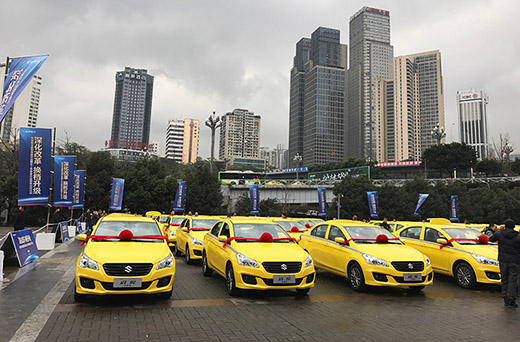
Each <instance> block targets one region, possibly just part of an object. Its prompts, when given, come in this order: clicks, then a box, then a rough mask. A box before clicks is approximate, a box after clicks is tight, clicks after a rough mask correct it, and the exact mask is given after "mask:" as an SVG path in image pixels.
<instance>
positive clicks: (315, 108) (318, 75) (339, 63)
mask: <svg viewBox="0 0 520 342" xmlns="http://www.w3.org/2000/svg"><path fill="white" fill-rule="evenodd" d="M346 67H347V46H346V45H343V44H340V31H339V30H335V29H330V28H325V27H319V28H317V29H316V30H315V31H314V32H313V33H312V34H311V38H310V39H308V38H303V39H301V40H300V41H299V42H298V43H297V44H296V55H295V57H294V65H293V68H292V69H291V90H290V92H291V94H290V109H289V152H288V153H289V156H288V160H289V164H290V165H291V166H295V165H296V164H297V163H298V162H297V161H294V160H293V159H294V156H295V155H296V154H299V155H300V156H301V157H302V164H303V165H314V164H323V163H328V162H332V161H341V160H343V158H344V154H345V150H344V143H343V137H344V135H345V107H344V105H345V101H344V100H345V71H346Z"/></svg>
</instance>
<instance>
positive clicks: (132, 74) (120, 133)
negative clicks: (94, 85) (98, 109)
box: [109, 67, 153, 150]
mask: <svg viewBox="0 0 520 342" xmlns="http://www.w3.org/2000/svg"><path fill="white" fill-rule="evenodd" d="M152 95H153V76H152V75H149V74H148V72H147V71H146V70H145V69H134V68H130V67H125V70H124V71H118V72H117V73H116V91H115V97H114V114H113V117H112V133H111V136H110V143H109V147H110V148H125V149H133V150H145V149H148V145H149V141H150V125H151V118H152Z"/></svg>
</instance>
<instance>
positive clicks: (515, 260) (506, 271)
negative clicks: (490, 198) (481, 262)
mask: <svg viewBox="0 0 520 342" xmlns="http://www.w3.org/2000/svg"><path fill="white" fill-rule="evenodd" d="M514 228H515V221H513V220H511V219H507V220H506V221H505V222H504V226H500V228H496V226H495V230H496V231H495V233H493V235H491V237H490V238H489V241H491V242H498V262H499V264H500V277H501V280H500V283H501V285H502V298H504V305H505V306H506V307H508V308H517V307H518V305H517V304H516V296H517V291H518V274H519V273H518V272H519V270H520V234H519V233H518V232H517V231H516V230H514Z"/></svg>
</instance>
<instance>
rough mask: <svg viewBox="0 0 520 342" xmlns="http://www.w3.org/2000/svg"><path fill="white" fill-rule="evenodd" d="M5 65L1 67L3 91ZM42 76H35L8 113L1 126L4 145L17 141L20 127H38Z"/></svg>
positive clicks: (0, 85) (0, 133)
mask: <svg viewBox="0 0 520 342" xmlns="http://www.w3.org/2000/svg"><path fill="white" fill-rule="evenodd" d="M4 78H5V64H4V65H3V66H0V89H3V88H4V87H3V82H4ZM41 86H42V78H41V76H38V75H34V76H33V79H32V80H31V82H30V83H29V84H28V85H27V87H25V89H24V90H23V91H22V93H21V94H20V96H18V98H17V99H16V101H15V103H14V104H13V105H12V106H11V108H10V109H9V110H8V111H7V114H6V115H5V117H4V119H3V120H2V123H1V125H0V137H1V138H2V141H3V142H4V143H12V142H14V141H15V140H17V135H18V129H19V128H20V127H36V124H37V120H38V109H39V106H40V92H41Z"/></svg>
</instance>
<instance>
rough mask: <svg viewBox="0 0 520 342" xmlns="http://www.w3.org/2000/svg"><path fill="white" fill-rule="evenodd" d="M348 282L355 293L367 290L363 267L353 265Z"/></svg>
mask: <svg viewBox="0 0 520 342" xmlns="http://www.w3.org/2000/svg"><path fill="white" fill-rule="evenodd" d="M348 280H349V283H350V287H352V289H353V290H354V291H357V292H362V291H364V290H365V288H366V285H365V277H364V276H363V270H362V269H361V266H359V264H358V263H357V262H356V263H353V264H352V265H350V267H349V268H348Z"/></svg>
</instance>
